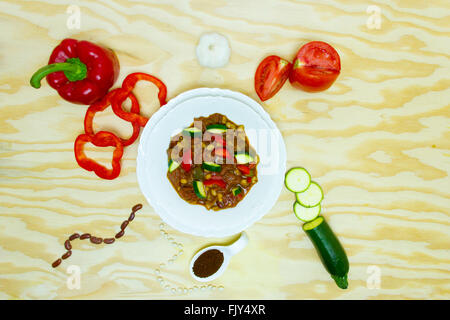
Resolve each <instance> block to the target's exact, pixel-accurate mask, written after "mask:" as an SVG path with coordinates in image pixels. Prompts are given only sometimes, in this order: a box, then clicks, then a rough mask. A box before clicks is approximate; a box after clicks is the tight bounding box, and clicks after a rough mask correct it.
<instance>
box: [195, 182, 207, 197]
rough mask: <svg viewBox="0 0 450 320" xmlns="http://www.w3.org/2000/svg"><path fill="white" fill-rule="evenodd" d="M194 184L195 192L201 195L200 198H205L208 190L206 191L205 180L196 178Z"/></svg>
mask: <svg viewBox="0 0 450 320" xmlns="http://www.w3.org/2000/svg"><path fill="white" fill-rule="evenodd" d="M193 186H194V192H195V194H196V195H197V197H199V198H200V199H205V198H206V191H205V186H204V185H203V182H201V181H197V180H195V181H194V182H193Z"/></svg>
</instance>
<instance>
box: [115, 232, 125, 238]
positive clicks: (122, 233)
mask: <svg viewBox="0 0 450 320" xmlns="http://www.w3.org/2000/svg"><path fill="white" fill-rule="evenodd" d="M124 234H125V231H123V230H120V231H119V232H118V233H117V234H116V236H115V237H116V239H119V238H120V237H122V236H123V235H124Z"/></svg>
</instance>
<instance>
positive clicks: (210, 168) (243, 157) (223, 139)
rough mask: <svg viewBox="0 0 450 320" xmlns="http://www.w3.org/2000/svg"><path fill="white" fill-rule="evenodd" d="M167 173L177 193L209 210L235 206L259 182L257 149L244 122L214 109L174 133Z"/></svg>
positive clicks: (169, 149) (169, 151) (168, 150)
mask: <svg viewBox="0 0 450 320" xmlns="http://www.w3.org/2000/svg"><path fill="white" fill-rule="evenodd" d="M167 155H168V159H169V161H168V162H169V168H168V171H167V177H168V179H169V181H170V183H171V184H172V186H173V187H174V189H175V190H176V191H177V193H178V195H179V196H180V197H181V198H182V199H184V200H185V201H187V202H189V203H191V204H198V205H203V206H205V207H206V209H208V210H211V209H212V210H215V211H217V210H222V209H227V208H232V207H235V206H236V205H237V204H238V203H239V202H240V201H241V200H242V199H243V198H244V197H245V196H246V195H247V193H248V192H249V191H250V189H251V188H252V186H253V185H255V184H256V183H257V182H258V178H257V164H258V161H259V158H258V155H257V154H256V152H255V150H254V149H253V148H252V147H251V146H250V144H249V141H248V138H247V136H246V134H245V130H244V126H242V125H237V124H235V123H233V122H232V121H231V120H229V119H228V118H227V117H226V116H224V115H222V114H219V113H214V114H212V115H210V116H208V117H199V118H195V119H194V122H193V123H192V124H191V125H190V126H189V127H188V128H185V129H183V130H182V132H181V133H179V134H177V135H175V136H174V137H172V139H171V142H170V145H169V148H168V149H167Z"/></svg>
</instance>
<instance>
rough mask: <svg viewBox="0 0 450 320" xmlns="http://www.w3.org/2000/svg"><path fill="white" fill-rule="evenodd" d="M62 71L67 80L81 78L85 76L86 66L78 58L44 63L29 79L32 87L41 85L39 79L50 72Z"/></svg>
mask: <svg viewBox="0 0 450 320" xmlns="http://www.w3.org/2000/svg"><path fill="white" fill-rule="evenodd" d="M58 71H63V72H64V75H65V76H66V77H67V79H68V80H69V81H78V80H83V79H85V78H86V76H87V67H86V65H85V64H84V63H83V62H81V60H80V59H78V58H70V59H67V60H66V62H58V63H52V64H49V65H46V66H45V67H42V68H40V69H39V70H38V71H36V72H35V73H34V74H33V76H32V77H31V79H30V84H31V86H32V87H33V88H36V89H38V88H40V87H41V80H42V79H43V78H45V77H46V76H48V75H49V74H50V73H53V72H58Z"/></svg>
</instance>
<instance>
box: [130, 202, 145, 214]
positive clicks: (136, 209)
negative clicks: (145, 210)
mask: <svg viewBox="0 0 450 320" xmlns="http://www.w3.org/2000/svg"><path fill="white" fill-rule="evenodd" d="M141 209H142V204H140V203H138V204H137V205H135V206H134V207H133V208H131V211H133V212H136V211H138V210H141Z"/></svg>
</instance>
